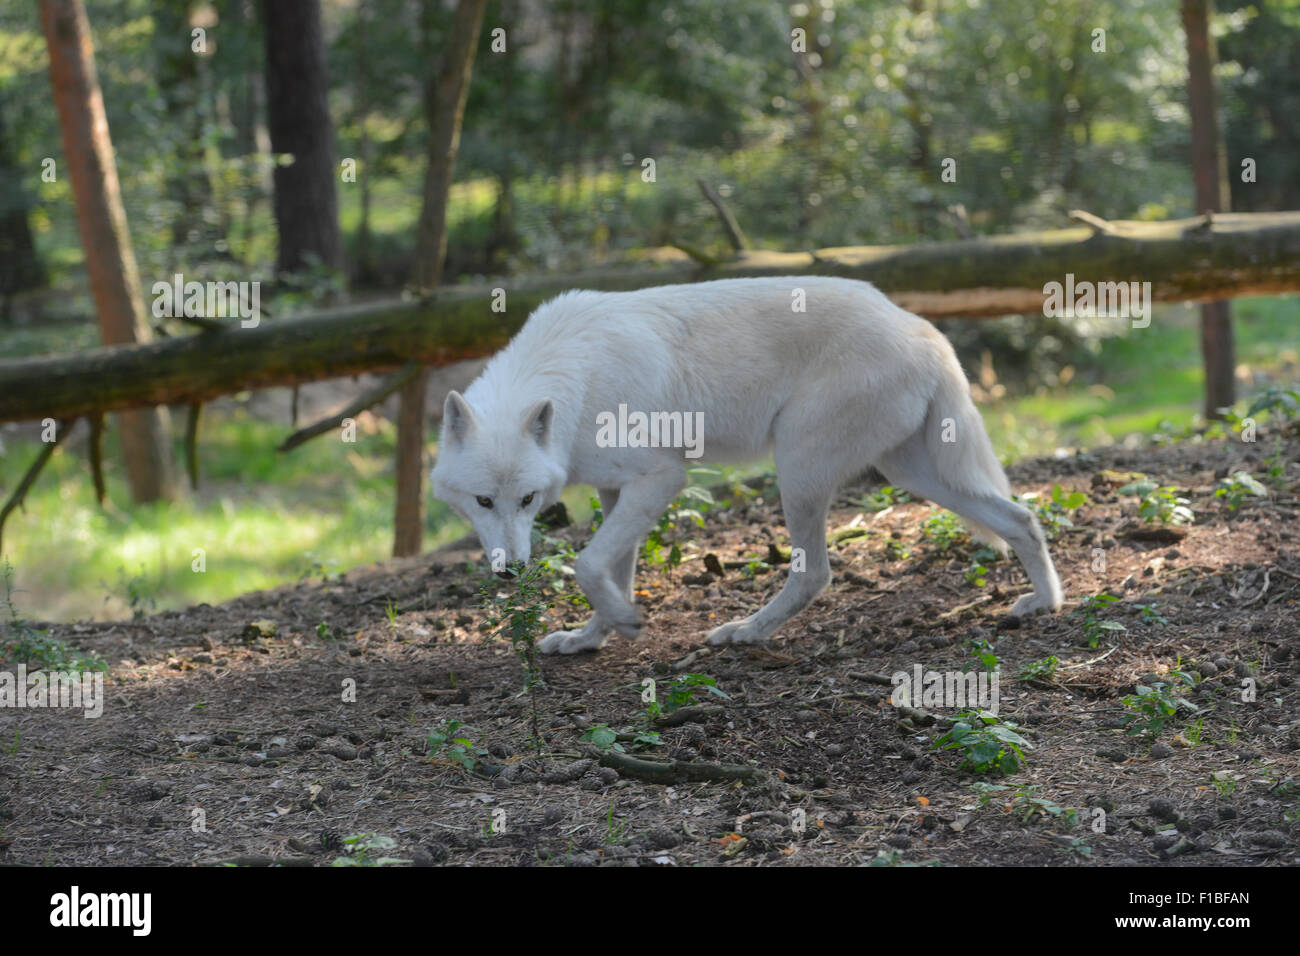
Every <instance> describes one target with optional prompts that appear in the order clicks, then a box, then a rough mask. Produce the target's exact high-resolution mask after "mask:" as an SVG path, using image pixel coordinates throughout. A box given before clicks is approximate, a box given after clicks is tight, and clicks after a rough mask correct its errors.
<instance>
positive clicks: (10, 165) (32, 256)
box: [0, 100, 47, 319]
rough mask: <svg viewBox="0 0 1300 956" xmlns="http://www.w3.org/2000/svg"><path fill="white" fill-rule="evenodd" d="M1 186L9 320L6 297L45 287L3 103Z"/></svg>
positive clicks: (0, 258) (0, 293) (0, 276)
mask: <svg viewBox="0 0 1300 956" xmlns="http://www.w3.org/2000/svg"><path fill="white" fill-rule="evenodd" d="M0 182H4V183H7V184H9V189H8V190H7V191H6V192H5V193H4V194H2V195H0V300H3V302H4V310H5V312H6V314H5V315H4V318H6V319H7V318H8V315H7V312H8V306H9V297H10V296H11V295H13V294H14V293H15V292H22V291H23V290H25V289H37V288H40V287H41V286H44V285H45V283H46V281H47V278H46V272H45V266H44V264H43V263H42V262H41V260H40V257H39V256H38V255H37V254H36V244H35V243H34V242H33V241H32V230H31V225H30V223H29V222H28V220H27V213H28V211H29V210H30V208H31V196H30V195H29V194H28V192H27V189H26V188H25V187H24V186H23V182H24V177H23V175H22V174H21V173H20V172H19V171H18V166H17V161H16V159H15V156H14V149H13V145H12V142H11V141H10V139H9V131H8V129H7V128H6V126H5V120H4V102H3V101H2V100H0Z"/></svg>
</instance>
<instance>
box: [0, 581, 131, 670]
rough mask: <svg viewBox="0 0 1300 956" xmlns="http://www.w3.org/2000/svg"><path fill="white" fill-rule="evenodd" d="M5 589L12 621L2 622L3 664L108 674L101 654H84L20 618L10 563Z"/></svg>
mask: <svg viewBox="0 0 1300 956" xmlns="http://www.w3.org/2000/svg"><path fill="white" fill-rule="evenodd" d="M0 575H2V578H3V580H2V582H0V586H3V588H4V610H5V614H6V615H7V616H8V618H9V620H8V621H4V622H0V635H3V639H0V660H3V661H12V662H13V663H15V664H22V665H24V666H26V667H27V668H28V669H30V670H47V671H103V672H107V671H108V662H107V661H105V660H104V659H103V658H101V657H100V656H99V655H97V654H80V653H78V652H77V651H75V650H73V649H72V648H70V647H69V646H68V645H67V644H65V643H64V642H63V641H60V640H56V639H55V638H52V637H50V632H49V631H48V630H39V631H38V630H37V629H36V628H34V627H32V626H31V625H30V624H28V623H27V622H26V621H25V620H23V619H22V618H20V617H19V616H18V608H17V607H16V606H15V604H14V600H13V595H14V587H13V579H14V568H13V565H12V564H10V563H9V561H8V560H5V562H4V568H3V570H2V571H0Z"/></svg>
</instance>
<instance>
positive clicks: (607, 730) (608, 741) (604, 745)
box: [579, 724, 627, 753]
mask: <svg viewBox="0 0 1300 956" xmlns="http://www.w3.org/2000/svg"><path fill="white" fill-rule="evenodd" d="M624 736H626V735H624ZM618 738H619V732H618V731H617V730H615V729H614V728H613V727H611V726H610V725H609V724H594V725H593V726H592V727H590V728H588V730H587V732H586V733H584V734H583V735H582V736H581V737H580V738H579V739H580V740H582V741H584V742H585V743H589V744H592V745H594V746H595V747H596V749H598V750H617V751H618V752H619V753H626V752H627V751H626V750H625V749H624V747H623V744H622V743H621V742H620V741H619V739H618Z"/></svg>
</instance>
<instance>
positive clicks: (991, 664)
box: [962, 637, 998, 674]
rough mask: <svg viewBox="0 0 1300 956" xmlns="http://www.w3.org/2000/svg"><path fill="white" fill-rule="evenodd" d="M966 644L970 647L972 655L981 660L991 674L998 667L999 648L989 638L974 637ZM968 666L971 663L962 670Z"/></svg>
mask: <svg viewBox="0 0 1300 956" xmlns="http://www.w3.org/2000/svg"><path fill="white" fill-rule="evenodd" d="M966 646H967V647H969V648H970V653H971V657H973V658H975V660H977V661H979V663H980V664H981V665H983V667H984V669H985V670H986V671H988V672H989V673H990V674H991V673H993V672H994V671H995V670H997V669H998V654H997V650H996V649H995V648H994V646H993V644H992V643H990V642H989V641H988V639H987V638H983V637H977V638H972V639H971V640H969V641H967V642H966ZM968 667H969V665H966V666H965V667H963V668H962V670H966V669H967V668H968Z"/></svg>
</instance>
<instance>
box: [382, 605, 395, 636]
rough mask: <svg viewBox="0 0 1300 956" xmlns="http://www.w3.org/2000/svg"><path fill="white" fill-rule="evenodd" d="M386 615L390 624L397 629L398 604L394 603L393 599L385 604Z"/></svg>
mask: <svg viewBox="0 0 1300 956" xmlns="http://www.w3.org/2000/svg"><path fill="white" fill-rule="evenodd" d="M384 616H385V617H386V618H388V626H389V627H391V628H393V629H396V628H397V605H396V604H394V603H393V602H392V601H389V602H388V603H387V604H386V605H384Z"/></svg>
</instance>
